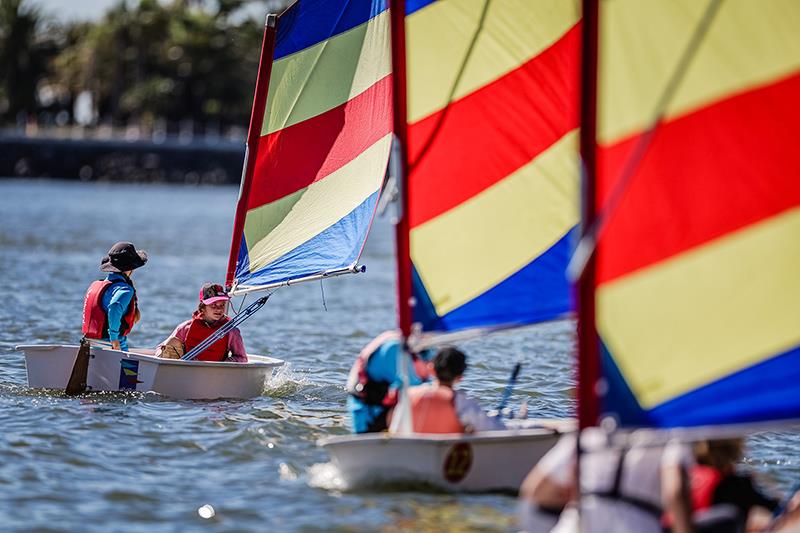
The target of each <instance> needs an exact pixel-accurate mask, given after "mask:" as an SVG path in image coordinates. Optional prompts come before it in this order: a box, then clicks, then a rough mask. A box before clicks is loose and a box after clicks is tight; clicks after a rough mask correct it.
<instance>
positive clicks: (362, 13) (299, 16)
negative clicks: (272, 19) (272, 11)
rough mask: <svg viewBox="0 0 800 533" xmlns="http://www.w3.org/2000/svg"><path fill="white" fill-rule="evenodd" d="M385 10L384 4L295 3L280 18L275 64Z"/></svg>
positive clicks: (350, 0)
mask: <svg viewBox="0 0 800 533" xmlns="http://www.w3.org/2000/svg"><path fill="white" fill-rule="evenodd" d="M388 8H389V5H388V2H387V0H297V1H295V2H294V3H293V4H292V5H291V6H290V7H289V9H287V10H286V11H284V12H283V13H282V14H281V15H280V24H278V39H277V42H276V43H275V60H276V61H277V60H279V59H281V58H283V57H286V56H289V55H292V54H294V53H296V52H299V51H301V50H305V49H306V48H310V47H312V46H314V45H316V44H318V43H321V42H323V41H326V40H328V39H330V38H331V37H334V36H336V35H340V34H343V33H345V32H347V31H349V30H351V29H353V28H355V27H356V26H359V25H361V24H363V23H364V22H367V21H368V20H370V19H372V18H375V17H377V16H378V15H380V14H381V13H383V12H384V11H386V10H387V9H388Z"/></svg>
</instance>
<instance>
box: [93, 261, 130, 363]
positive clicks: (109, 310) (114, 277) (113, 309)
mask: <svg viewBox="0 0 800 533" xmlns="http://www.w3.org/2000/svg"><path fill="white" fill-rule="evenodd" d="M106 279H107V280H109V281H112V282H115V283H114V284H113V285H111V286H110V287H109V288H108V289H106V291H105V292H104V293H103V299H102V301H101V302H100V305H102V307H103V311H105V312H106V316H107V317H108V340H110V341H119V345H120V348H122V349H123V350H125V351H126V352H127V351H128V338H127V337H126V336H121V335H120V334H119V328H120V327H121V326H122V317H123V316H125V312H126V311H127V310H128V306H129V305H130V304H131V299H132V298H133V292H134V291H133V287H131V286H130V285H128V281H127V280H126V279H125V276H123V275H122V274H117V273H116V272H111V273H109V274H108V276H106Z"/></svg>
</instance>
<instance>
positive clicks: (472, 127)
mask: <svg viewBox="0 0 800 533" xmlns="http://www.w3.org/2000/svg"><path fill="white" fill-rule="evenodd" d="M302 3H303V0H300V1H299V2H298V3H296V4H295V6H299V5H302ZM390 4H391V7H392V9H391V10H390V11H389V15H390V18H391V29H392V31H391V32H387V33H389V34H390V35H391V46H392V47H393V48H392V57H393V59H394V63H393V82H394V87H393V94H394V97H395V107H394V113H395V119H394V128H395V134H396V138H397V141H398V142H397V144H396V145H395V149H394V150H393V153H392V155H393V157H394V160H393V163H394V164H392V165H391V168H392V169H393V174H394V175H393V178H394V179H395V180H396V182H397V183H398V184H399V187H398V199H399V202H398V204H399V209H398V219H399V221H398V224H397V228H396V232H397V239H396V241H397V274H398V300H397V301H398V310H399V330H400V332H401V334H402V336H403V340H404V341H406V342H407V344H408V345H409V346H411V347H412V348H417V349H422V348H425V347H432V346H440V345H444V344H449V343H453V342H457V341H463V340H466V339H467V338H475V337H480V336H482V335H485V334H488V333H490V332H494V331H498V330H501V329H510V328H516V327H521V326H527V325H530V324H534V323H538V322H545V321H552V320H558V319H561V318H564V317H566V316H568V315H569V313H570V312H571V311H572V304H571V301H572V298H571V294H570V292H571V288H570V284H569V283H568V281H567V277H566V267H567V262H568V260H569V257H570V254H571V252H572V241H573V237H574V233H575V231H576V225H577V223H578V220H579V207H578V206H579V194H578V190H579V172H578V164H577V161H578V159H577V142H576V141H577V122H576V116H577V114H576V113H575V112H576V104H575V102H573V98H572V96H571V95H572V94H574V90H575V87H574V84H575V80H577V79H578V78H577V72H578V62H577V53H576V52H577V45H578V40H577V37H578V27H579V19H580V13H579V11H578V10H577V9H576V8H575V5H574V4H570V3H564V4H563V6H562V5H561V4H558V6H557V7H553V6H550V8H551V9H549V10H546V9H536V8H533V7H531V6H529V5H528V3H526V2H508V3H507V4H508V5H505V4H504V7H500V6H493V7H491V8H490V7H487V6H483V5H472V6H469V7H468V6H466V5H461V4H460V3H456V2H444V1H427V2H408V3H405V6H406V9H407V11H406V13H403V12H402V11H400V9H402V6H403V4H404V3H403V2H391V3H390ZM456 4H458V5H457V6H456ZM385 7H386V3H385V2H379V1H377V0H376V1H375V2H372V8H373V9H372V10H367V9H365V13H366V16H365V17H364V22H363V24H365V25H366V26H368V27H372V28H374V31H376V32H377V31H378V29H384V30H385V29H386V25H387V24H388V23H389V20H387V17H386V15H387V12H386V11H385ZM543 20H546V23H545V22H542V21H543ZM545 24H547V25H545ZM406 32H407V37H406ZM280 34H281V35H282V34H283V32H282V31H281V33H280ZM341 38H343V37H342V36H341V35H336V36H334V37H332V38H330V39H329V42H330V41H334V40H337V39H341ZM405 42H408V45H409V46H408V50H409V54H408V69H407V72H408V75H407V76H406V54H405V44H404V43H405ZM389 45H390V44H389V41H388V40H386V41H384V44H383V45H382V46H386V47H388V46H389ZM365 49H367V46H366V45H365V46H363V47H362V50H365ZM406 80H407V83H406ZM509 356H510V355H509V354H503V353H496V354H493V360H492V361H491V363H492V364H500V365H504V366H505V365H506V364H509V362H508V359H507V357H509ZM504 357H506V358H504ZM399 368H400V369H402V370H401V372H404V371H405V369H406V365H405V364H400V365H399ZM406 377H407V376H406ZM410 417H411V412H410V409H409V408H408V401H407V394H405V391H401V394H400V402H399V403H398V405H397V407H396V408H395V411H394V415H393V417H392V427H391V428H390V431H389V432H388V433H381V434H358V435H351V436H338V437H332V438H327V439H323V440H321V441H320V442H319V444H320V446H322V447H323V448H324V449H325V450H326V451H327V452H328V454H329V455H330V457H331V462H332V464H333V466H335V467H336V469H337V470H338V477H339V478H340V479H341V480H343V481H344V483H345V484H346V485H347V486H348V487H349V488H360V487H361V486H363V485H373V484H384V483H389V484H398V483H399V484H412V485H414V484H427V485H431V486H434V487H436V488H437V489H444V490H451V491H472V492H481V491H511V492H515V491H517V490H518V489H519V486H520V484H521V482H522V480H523V478H524V476H525V475H526V474H527V473H528V471H529V470H530V469H531V468H532V467H533V466H534V465H535V464H536V462H537V461H538V460H539V459H540V458H541V457H542V456H543V455H544V454H545V453H546V452H547V450H549V449H550V448H551V447H552V446H553V444H554V443H555V442H556V440H557V439H558V436H559V433H560V431H565V430H568V429H571V428H572V426H573V425H574V423H573V422H572V421H569V420H564V421H561V422H558V423H555V424H554V425H553V424H550V425H548V426H547V427H542V426H541V425H537V424H533V425H532V427H525V426H523V427H520V426H518V425H515V424H513V423H514V421H509V422H508V425H509V426H511V427H510V429H507V430H504V431H487V432H482V433H475V434H420V433H413V432H412V431H411V429H412V427H413V425H412V423H411V420H410ZM523 422H524V421H523Z"/></svg>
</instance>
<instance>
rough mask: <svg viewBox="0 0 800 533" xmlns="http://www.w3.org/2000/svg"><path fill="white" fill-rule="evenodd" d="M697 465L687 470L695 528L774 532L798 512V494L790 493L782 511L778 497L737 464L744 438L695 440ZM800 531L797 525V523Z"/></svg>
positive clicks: (713, 531)
mask: <svg viewBox="0 0 800 533" xmlns="http://www.w3.org/2000/svg"><path fill="white" fill-rule="evenodd" d="M694 455H695V460H696V464H695V465H694V466H693V467H692V468H691V471H690V486H691V495H692V508H693V510H694V523H695V530H696V531H697V532H698V533H700V532H702V533H722V532H726V531H773V530H775V529H774V528H775V527H781V525H783V526H784V527H785V526H787V525H788V524H789V523H790V522H791V521H792V520H796V519H797V518H798V515H800V510H799V509H798V507H800V496H799V495H798V494H797V493H796V494H794V495H793V497H792V498H791V500H790V501H789V503H788V505H786V508H785V511H786V512H785V513H782V516H780V517H779V518H778V520H776V521H775V523H773V515H774V514H775V513H776V511H780V507H781V502H780V500H779V499H778V498H775V497H773V496H770V495H768V494H765V493H764V492H762V491H761V490H760V489H759V488H758V487H756V485H755V484H754V482H753V479H752V477H751V476H750V475H749V474H747V473H742V472H738V471H737V468H736V465H737V464H738V463H739V462H740V461H741V459H742V457H743V456H744V440H743V439H741V438H733V439H713V440H703V441H700V442H697V443H695V445H694ZM795 527H796V528H797V530H800V524H796V525H795Z"/></svg>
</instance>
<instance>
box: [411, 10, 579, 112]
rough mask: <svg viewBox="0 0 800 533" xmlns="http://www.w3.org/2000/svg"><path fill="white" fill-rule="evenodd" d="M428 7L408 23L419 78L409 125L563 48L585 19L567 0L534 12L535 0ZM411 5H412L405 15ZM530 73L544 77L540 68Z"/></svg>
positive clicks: (556, 89) (413, 78)
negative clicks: (555, 48)
mask: <svg viewBox="0 0 800 533" xmlns="http://www.w3.org/2000/svg"><path fill="white" fill-rule="evenodd" d="M428 4H429V5H426V6H425V7H424V9H422V10H421V11H419V12H417V13H414V15H413V16H411V17H409V21H408V24H407V25H406V26H407V35H408V37H407V49H408V57H409V61H410V63H409V66H410V67H411V68H412V69H413V74H414V76H410V77H409V79H408V95H409V102H408V106H409V109H408V121H409V123H415V122H417V121H419V120H421V119H423V118H425V117H427V116H429V115H431V114H432V113H435V112H437V111H440V110H441V109H443V108H444V107H445V106H446V105H447V104H448V103H450V102H453V101H456V100H459V99H460V98H463V97H464V96H466V95H468V94H471V93H473V92H475V91H477V90H479V89H481V88H482V87H485V86H486V85H488V84H489V83H491V82H493V81H495V80H499V79H500V78H503V77H504V76H505V75H506V74H508V73H510V72H512V71H514V70H517V69H519V68H520V67H522V66H523V65H525V64H526V63H528V62H529V61H530V60H531V59H532V58H535V57H537V56H539V55H540V54H542V53H543V52H545V51H546V50H547V49H549V48H551V47H553V46H554V45H556V44H558V46H557V47H558V48H564V47H565V46H567V45H565V43H564V42H563V37H564V36H565V34H567V33H568V32H569V31H570V29H572V28H574V27H575V26H576V25H577V24H578V22H579V20H580V9H578V7H577V6H576V5H575V2H566V5H565V3H564V2H563V1H562V0H537V2H536V6H535V8H533V9H532V7H531V5H530V0H492V1H490V2H486V1H485V0H439V1H437V2H429V3H428ZM412 7H415V6H412V5H410V3H408V2H407V5H406V12H407V13H408V12H409V11H410V10H411V9H412ZM484 10H485V11H484ZM571 38H573V37H571ZM434 50H435V52H433V53H432V51H434ZM567 53H570V54H571V53H572V51H569V52H567ZM550 55H551V56H552V55H553V52H551V53H550ZM465 59H466V61H465ZM574 60H575V59H574V58H570V59H569V61H574ZM529 75H532V76H537V75H538V76H541V75H540V74H537V73H536V69H534V71H533V72H531V73H530V74H529ZM576 75H577V74H576ZM551 80H555V81H559V79H558V78H552V77H550V78H549V79H548V80H542V81H551ZM570 81H571V83H574V82H577V78H576V79H575V80H570ZM543 86H544V85H543ZM553 91H554V92H556V93H558V94H557V95H554V96H556V97H560V96H563V92H564V91H563V90H562V89H561V88H559V87H553Z"/></svg>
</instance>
